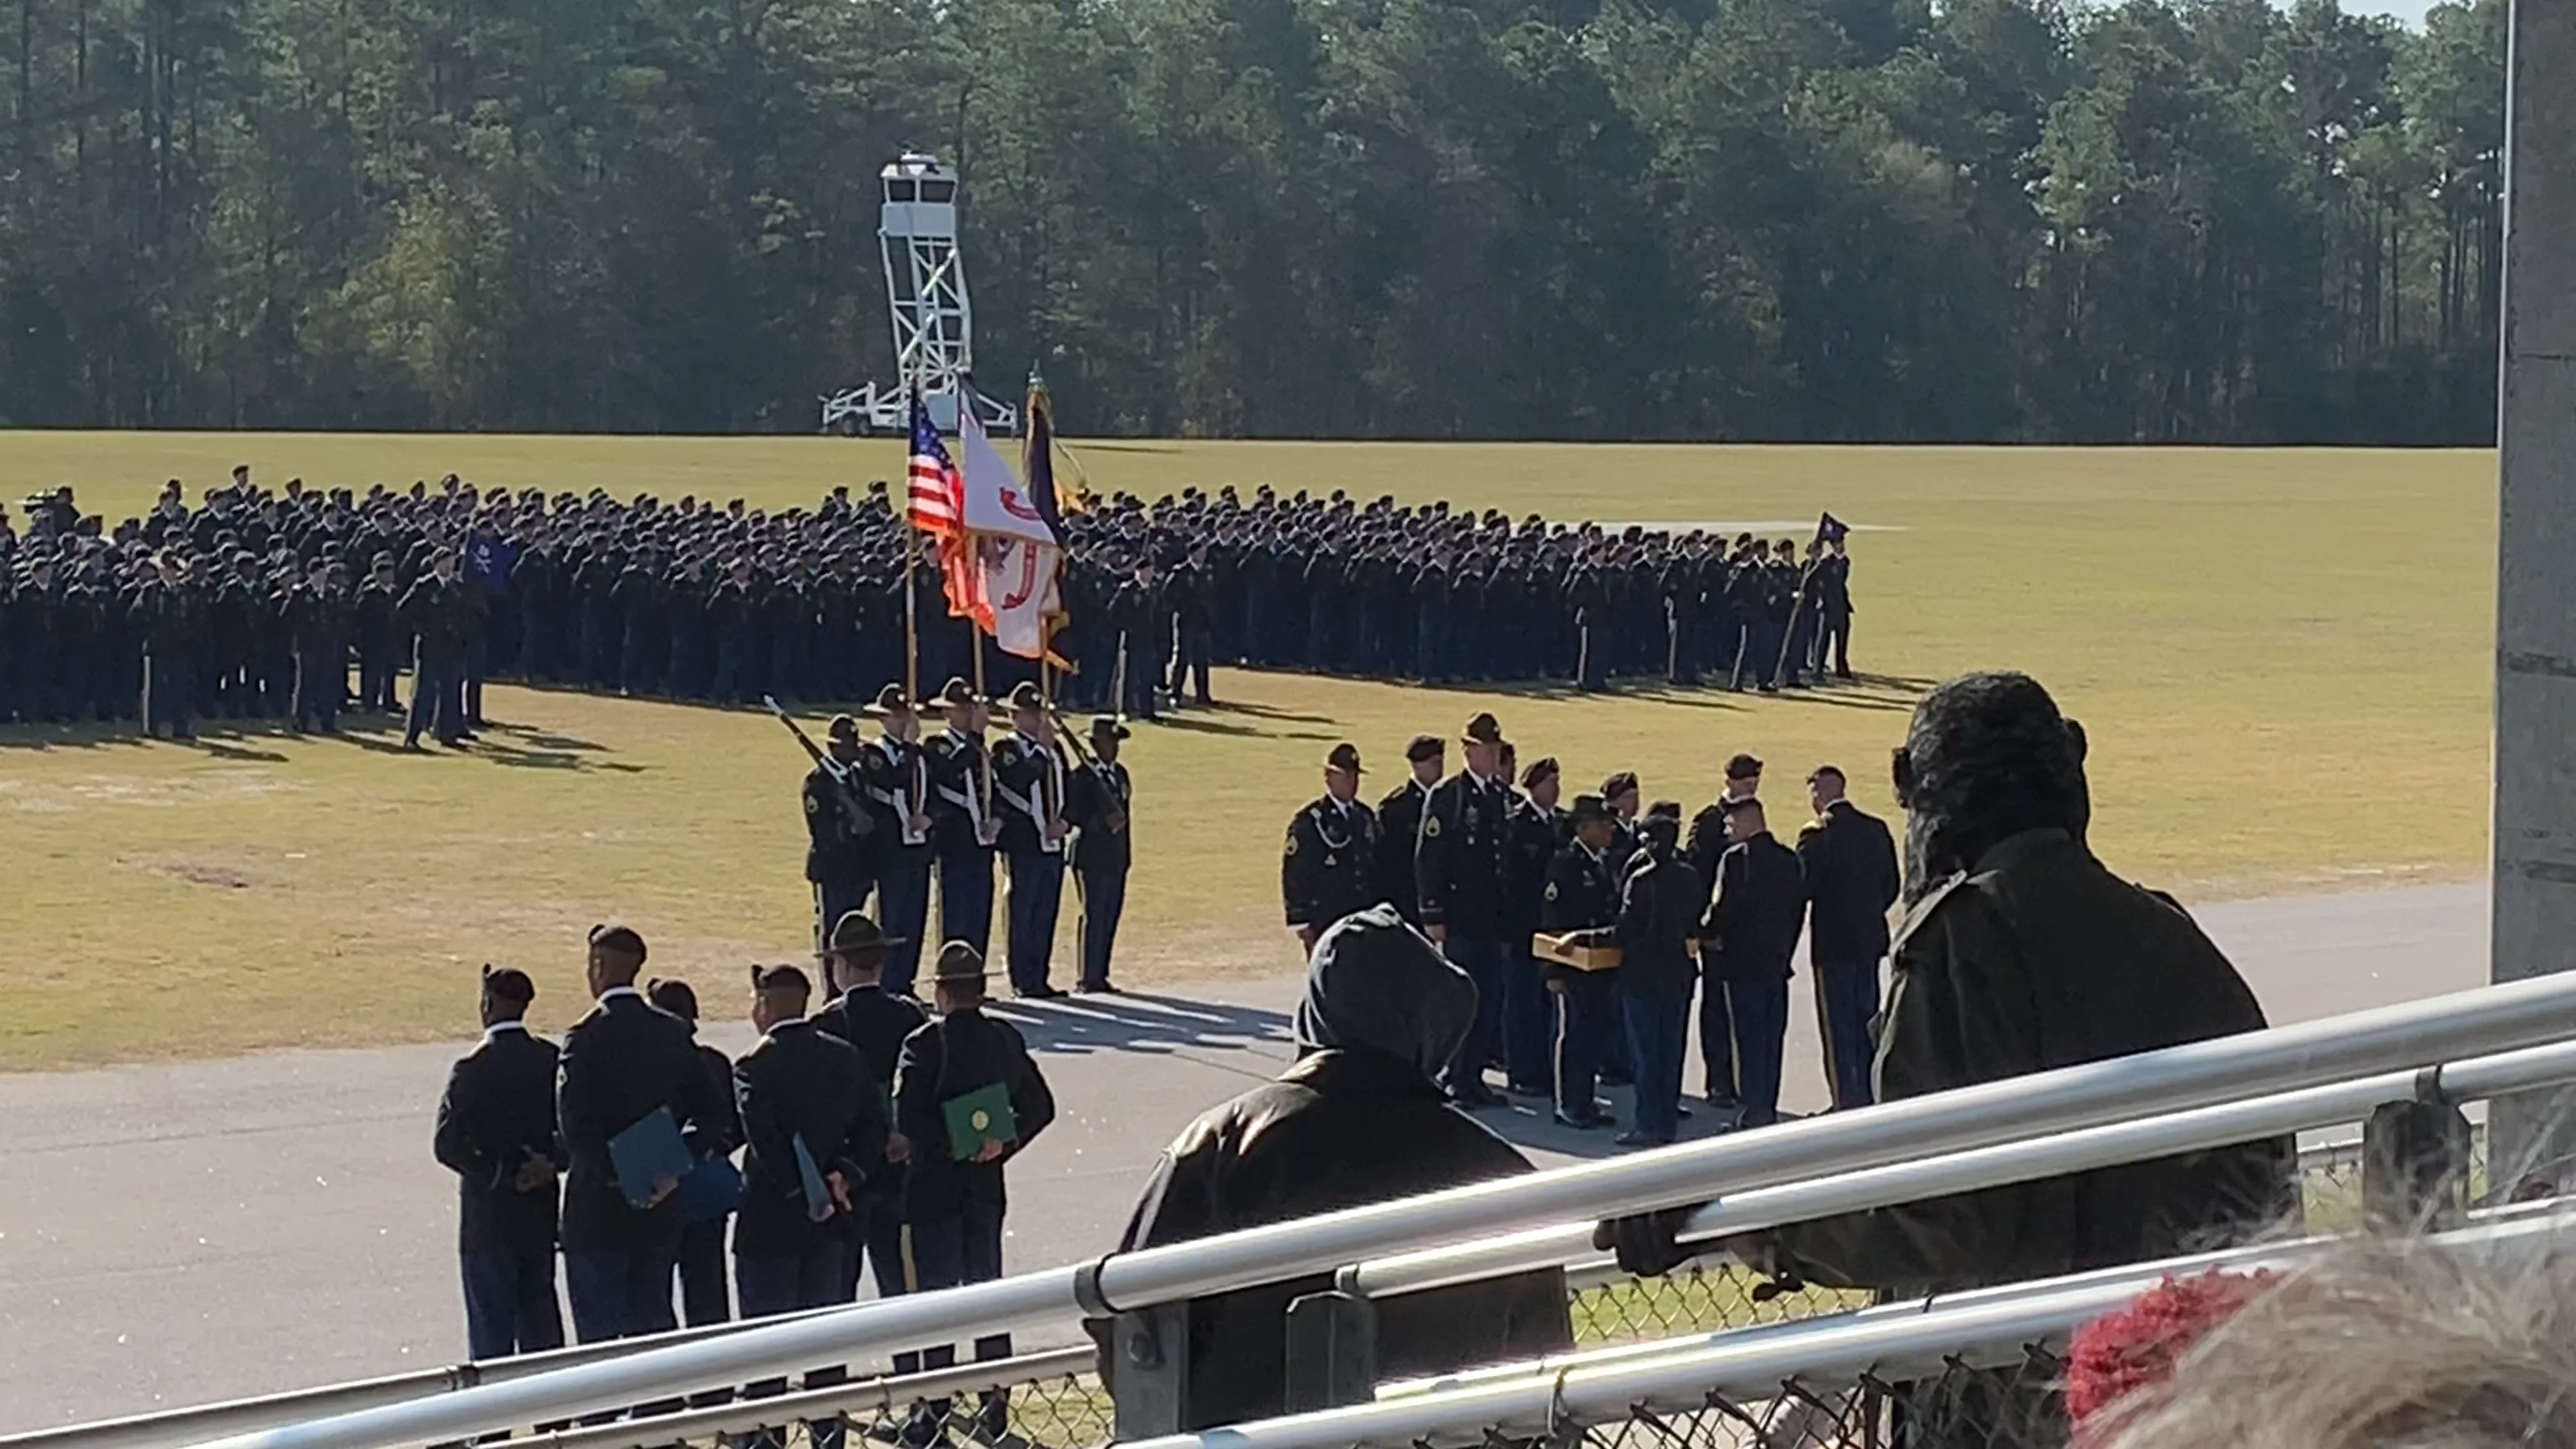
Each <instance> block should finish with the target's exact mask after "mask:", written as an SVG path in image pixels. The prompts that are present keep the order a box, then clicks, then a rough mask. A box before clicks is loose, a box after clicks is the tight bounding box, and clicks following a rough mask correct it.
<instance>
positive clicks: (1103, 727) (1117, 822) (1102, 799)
mask: <svg viewBox="0 0 2576 1449" xmlns="http://www.w3.org/2000/svg"><path fill="white" fill-rule="evenodd" d="M1126 738H1127V727H1126V726H1125V725H1122V724H1120V723H1119V722H1118V719H1117V717H1116V716H1115V715H1106V714H1104V715H1095V716H1093V717H1092V721H1091V763H1090V764H1088V765H1085V766H1084V767H1083V768H1081V769H1080V770H1077V771H1075V772H1074V773H1073V776H1072V777H1071V778H1070V779H1068V780H1067V781H1066V782H1065V797H1066V806H1065V813H1066V815H1067V816H1068V817H1069V818H1070V819H1071V820H1072V821H1073V824H1074V827H1075V832H1076V833H1075V835H1074V837H1073V887H1074V890H1075V891H1077V892H1078V893H1079V894H1080V896H1081V899H1082V977H1081V980H1080V981H1079V982H1078V983H1077V984H1076V987H1075V989H1076V990H1079V991H1085V992H1114V991H1116V990H1117V989H1118V988H1117V987H1115V986H1112V985H1110V984H1109V956H1110V952H1111V951H1112V949H1114V948H1115V947H1116V946H1117V944H1118V918H1119V917H1120V916H1122V915H1124V914H1125V913H1126V910H1127V867H1128V864H1129V862H1130V860H1131V858H1132V851H1131V848H1130V845H1129V836H1128V831H1129V827H1130V825H1131V824H1132V816H1131V814H1130V809H1131V807H1130V804H1129V802H1130V800H1131V799H1132V798H1133V796H1134V793H1135V791H1134V785H1133V782H1132V781H1130V780H1129V779H1128V777H1127V767H1126V766H1125V765H1122V764H1120V763H1118V749H1119V744H1120V742H1121V741H1123V740H1125V739H1126Z"/></svg>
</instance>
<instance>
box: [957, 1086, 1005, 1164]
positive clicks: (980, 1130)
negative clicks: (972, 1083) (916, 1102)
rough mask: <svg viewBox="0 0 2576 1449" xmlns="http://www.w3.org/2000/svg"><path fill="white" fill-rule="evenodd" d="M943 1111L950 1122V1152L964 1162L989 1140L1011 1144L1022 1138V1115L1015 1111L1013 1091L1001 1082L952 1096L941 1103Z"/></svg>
mask: <svg viewBox="0 0 2576 1449" xmlns="http://www.w3.org/2000/svg"><path fill="white" fill-rule="evenodd" d="M939 1111H940V1114H941V1115H942V1116H943V1117H944V1118H945V1119H946V1120H947V1123H948V1155H949V1156H951V1157H954V1158H956V1159H957V1160H958V1161H960V1162H963V1161H965V1160H966V1159H967V1158H970V1157H972V1156H974V1155H975V1154H976V1153H978V1152H980V1151H982V1150H983V1148H984V1144H985V1143H987V1142H1000V1143H1004V1144H1006V1145H1007V1144H1009V1143H1013V1142H1017V1141H1019V1140H1020V1119H1019V1117H1018V1115H1017V1114H1016V1113H1014V1112H1012V1111H1011V1094H1010V1093H1009V1092H1007V1091H1005V1090H1003V1088H1002V1084H1001V1083H999V1082H995V1083H993V1084H992V1085H991V1086H989V1087H977V1088H976V1089H975V1090H974V1091H971V1092H968V1093H966V1094H965V1095H964V1096H961V1097H951V1098H949V1099H948V1100H947V1101H945V1102H942V1103H940V1104H939Z"/></svg>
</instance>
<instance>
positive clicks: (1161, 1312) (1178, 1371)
mask: <svg viewBox="0 0 2576 1449" xmlns="http://www.w3.org/2000/svg"><path fill="white" fill-rule="evenodd" d="M1109 1331H1110V1334H1111V1338H1110V1342H1111V1343H1112V1344H1113V1345H1114V1347H1115V1357H1116V1369H1115V1373H1114V1376H1113V1377H1112V1379H1111V1380H1110V1386H1109V1394H1110V1400H1111V1403H1112V1405H1113V1407H1114V1409H1115V1410H1116V1412H1115V1414H1114V1415H1113V1419H1114V1424H1115V1428H1114V1432H1115V1434H1116V1435H1117V1440H1118V1442H1119V1443H1122V1444H1124V1443H1127V1442H1130V1441H1132V1440H1137V1439H1159V1438H1163V1437H1165V1436H1167V1435H1172V1434H1178V1433H1181V1432H1183V1426H1184V1425H1186V1424H1187V1423H1188V1422H1189V1412H1190V1305H1189V1304H1187V1303H1163V1304H1158V1305H1156V1306H1154V1307H1151V1308H1136V1309H1130V1310H1128V1311H1126V1312H1123V1313H1120V1314H1119V1315H1118V1316H1117V1317H1115V1318H1113V1319H1111V1320H1110V1322H1109Z"/></svg>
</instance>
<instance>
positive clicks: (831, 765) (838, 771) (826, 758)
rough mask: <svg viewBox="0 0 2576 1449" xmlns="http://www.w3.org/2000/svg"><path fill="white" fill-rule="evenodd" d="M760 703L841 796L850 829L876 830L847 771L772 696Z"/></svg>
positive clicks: (865, 803)
mask: <svg viewBox="0 0 2576 1449" xmlns="http://www.w3.org/2000/svg"><path fill="white" fill-rule="evenodd" d="M760 702H761V703H762V704H765V705H767V706H769V712H770V713H771V714H773V715H776V716H777V717H778V722H779V723H780V724H783V725H785V726H787V732H788V733H789V734H791V735H794V736H795V737H796V743H798V744H800V745H803V746H804V747H805V754H806V756H807V757H808V758H810V759H812V760H813V762H814V765H815V768H817V769H819V770H821V771H822V772H823V773H824V774H826V775H829V776H831V777H832V790H833V793H835V794H837V795H838V796H840V798H841V808H842V809H843V810H846V811H848V812H849V813H850V824H851V828H852V829H854V830H855V831H857V833H859V834H861V835H866V834H868V833H870V832H871V831H874V830H875V829H876V828H877V822H876V818H875V817H874V816H872V815H870V814H869V813H868V805H867V801H866V800H865V799H863V798H861V796H860V794H859V786H858V783H857V782H856V781H855V780H853V779H851V777H850V767H849V766H847V765H845V764H842V763H841V762H840V761H838V760H836V759H833V758H832V756H831V755H830V754H829V753H828V752H827V751H825V750H824V749H823V748H822V747H821V746H820V745H817V744H815V743H814V737H813V736H812V735H809V734H807V733H805V727H804V726H803V725H800V724H798V723H797V722H796V721H795V719H794V717H792V716H790V715H789V714H788V713H787V711H786V709H785V708H784V707H782V706H781V705H780V704H779V703H778V700H777V698H776V697H775V696H772V695H766V694H764V695H762V696H761V697H760Z"/></svg>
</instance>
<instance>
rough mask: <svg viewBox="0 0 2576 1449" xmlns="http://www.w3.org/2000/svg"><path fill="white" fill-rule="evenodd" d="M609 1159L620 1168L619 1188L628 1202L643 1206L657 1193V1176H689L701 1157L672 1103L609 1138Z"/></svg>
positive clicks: (618, 1176)
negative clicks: (682, 1129) (695, 1152)
mask: <svg viewBox="0 0 2576 1449" xmlns="http://www.w3.org/2000/svg"><path fill="white" fill-rule="evenodd" d="M608 1163H609V1166H610V1167H612V1168H614V1169H616V1172H617V1187H618V1190H619V1191H621V1192H623V1193H625V1194H626V1201H627V1204H628V1205H629V1206H631V1207H639V1208H640V1207H642V1206H644V1204H646V1203H647V1202H650V1201H651V1200H652V1197H653V1179H655V1178H657V1177H667V1178H671V1179H673V1180H675V1181H676V1180H678V1179H680V1178H684V1177H687V1176H688V1175H689V1172H690V1170H691V1169H692V1168H695V1167H696V1166H697V1165H698V1164H697V1159H696V1158H694V1157H691V1156H690V1155H689V1144H688V1143H687V1142H686V1141H684V1140H683V1139H682V1138H681V1136H680V1124H679V1121H678V1119H676V1118H674V1117H673V1116H672V1115H671V1109H670V1108H668V1107H656V1108H654V1109H653V1110H652V1111H651V1112H650V1113H647V1114H646V1115H645V1116H643V1117H641V1118H639V1119H637V1120H636V1122H635V1124H634V1125H633V1126H631V1127H629V1128H627V1129H626V1130H625V1131H623V1132H620V1133H618V1134H617V1135H616V1136H614V1137H611V1138H609V1139H608Z"/></svg>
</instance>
